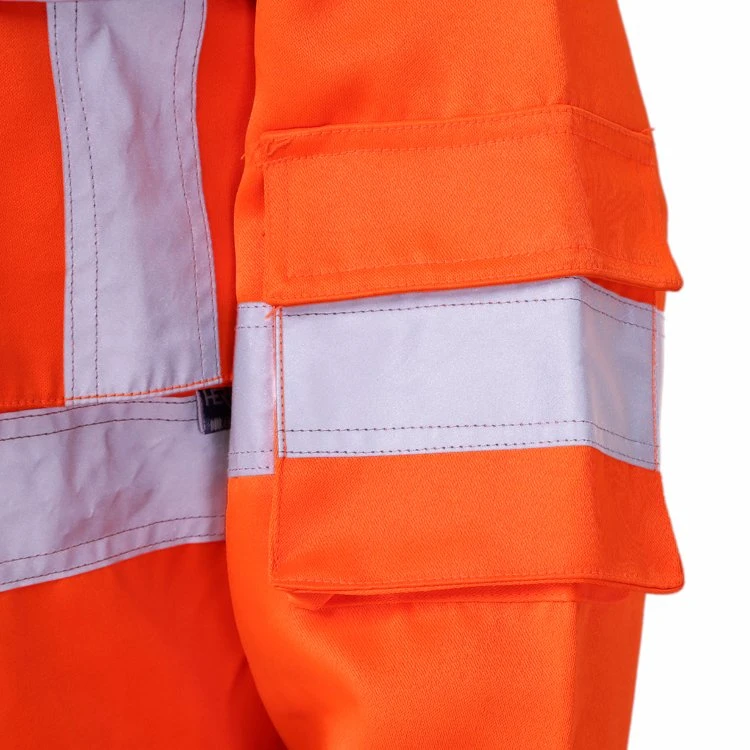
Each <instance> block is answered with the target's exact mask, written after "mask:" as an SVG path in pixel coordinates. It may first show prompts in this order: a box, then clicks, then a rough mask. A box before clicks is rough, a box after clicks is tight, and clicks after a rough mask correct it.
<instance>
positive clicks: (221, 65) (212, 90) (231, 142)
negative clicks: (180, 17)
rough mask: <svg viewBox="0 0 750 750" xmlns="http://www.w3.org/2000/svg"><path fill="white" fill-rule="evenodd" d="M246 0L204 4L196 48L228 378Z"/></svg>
mask: <svg viewBox="0 0 750 750" xmlns="http://www.w3.org/2000/svg"><path fill="white" fill-rule="evenodd" d="M254 16H255V6H254V4H253V3H250V2H247V0H210V2H209V3H208V5H207V7H206V29H205V32H204V35H203V44H202V46H201V55H200V62H199V65H198V82H197V92H196V121H197V127H198V140H199V146H200V157H201V175H202V179H203V195H204V198H205V201H206V211H207V212H208V220H209V227H210V229H211V240H212V243H213V255H214V269H215V273H216V294H217V299H216V303H217V312H218V316H219V344H220V352H221V371H222V374H223V376H224V378H225V380H227V381H229V380H230V379H231V375H232V355H233V353H234V321H235V312H236V308H237V303H236V298H235V291H234V286H235V285H234V277H235V268H234V199H235V195H236V194H237V186H238V185H239V181H240V176H241V175H242V153H243V144H244V137H245V129H246V128H247V121H248V118H249V117H250V109H251V108H252V104H253V86H254V68H253V23H254Z"/></svg>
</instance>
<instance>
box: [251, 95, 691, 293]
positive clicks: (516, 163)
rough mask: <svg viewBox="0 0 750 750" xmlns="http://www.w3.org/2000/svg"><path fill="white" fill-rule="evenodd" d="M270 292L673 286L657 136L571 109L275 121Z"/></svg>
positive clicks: (269, 163) (266, 142) (269, 173)
mask: <svg viewBox="0 0 750 750" xmlns="http://www.w3.org/2000/svg"><path fill="white" fill-rule="evenodd" d="M260 158H261V161H262V166H263V171H264V186H265V187H264V191H265V197H264V203H265V230H264V233H265V242H266V257H267V259H268V267H267V269H266V277H265V289H264V299H265V300H266V301H268V302H270V303H272V304H279V305H282V304H296V303H301V302H313V301H322V300H334V299H346V298H351V297H357V296H362V295H374V294H388V293H393V292H399V291H409V290H415V289H419V290H427V289H435V288H449V287H466V286H480V285H483V284H498V283H509V282H517V281H528V280H534V279H543V278H551V277H554V276H565V275H570V274H581V275H588V276H596V277H601V278H608V279H612V280H615V281H626V282H630V283H635V284H640V285H643V286H646V287H652V288H659V289H676V288H678V287H679V286H680V284H681V280H680V276H679V273H678V271H677V268H676V267H675V264H674V262H673V260H672V258H671V255H670V252H669V249H668V246H667V242H666V207H665V203H664V197H663V194H662V190H661V185H660V182H659V176H658V171H657V166H656V157H655V153H654V144H653V140H652V138H651V136H650V135H649V134H645V133H637V132H633V131H630V130H627V129H625V128H623V127H621V126H619V125H616V124H614V123H611V122H608V121H607V120H604V119H602V118H600V117H597V116H595V115H593V114H591V113H589V112H586V111H583V110H581V109H578V108H576V107H570V106H556V107H549V108H545V109H539V110H529V111H523V112H514V113H511V114H504V115H497V116H487V117H474V118H460V119H451V120H442V121H434V122H407V123H384V124H373V125H354V126H347V125H339V126H326V127H320V128H308V129H302V130H293V131H278V132H271V133H268V134H266V135H265V136H264V137H263V139H262V141H261V146H260Z"/></svg>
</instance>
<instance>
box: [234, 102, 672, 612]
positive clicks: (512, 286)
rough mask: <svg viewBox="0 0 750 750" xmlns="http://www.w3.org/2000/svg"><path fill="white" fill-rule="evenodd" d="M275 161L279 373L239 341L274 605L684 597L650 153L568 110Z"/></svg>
mask: <svg viewBox="0 0 750 750" xmlns="http://www.w3.org/2000/svg"><path fill="white" fill-rule="evenodd" d="M260 160H261V162H262V166H263V171H264V191H265V201H264V211H265V219H264V223H265V232H264V243H265V254H266V271H265V291H264V301H265V302H266V303H268V305H267V306H265V307H264V306H259V305H257V304H249V305H241V306H240V315H239V323H238V328H239V330H240V331H245V335H246V336H254V337H262V339H263V341H262V342H261V344H262V345H261V346H259V345H255V346H250V342H249V341H248V342H246V343H247V344H248V345H247V346H246V347H245V348H246V349H247V351H248V352H250V351H251V350H252V351H256V352H260V353H263V352H265V355H264V356H266V357H267V358H268V359H269V364H268V366H267V367H266V366H263V367H260V368H259V367H258V365H257V360H256V361H255V364H254V365H253V367H252V368H243V367H242V366H241V363H242V362H243V361H244V360H243V359H242V358H243V356H244V354H243V351H244V350H243V346H244V344H243V338H242V337H241V336H238V354H237V359H236V365H237V366H236V374H235V405H236V406H237V409H243V408H245V407H244V406H243V404H244V405H246V406H247V405H250V406H248V407H247V408H248V411H247V412H243V414H244V413H246V414H247V416H246V418H245V419H243V424H244V425H247V428H245V427H243V425H240V426H239V427H237V426H235V428H234V435H233V445H234V446H235V454H236V455H243V454H244V455H249V454H251V453H255V454H259V455H260V454H261V453H262V454H263V455H266V456H267V457H268V458H270V457H271V455H272V454H273V457H274V461H273V462H272V463H271V462H270V461H264V462H263V464H262V465H263V466H264V467H265V469H264V471H263V473H271V472H273V473H274V474H275V478H274V483H275V491H274V492H275V496H274V502H273V511H272V528H271V544H270V561H269V565H270V577H271V582H272V583H273V585H275V586H276V587H278V588H281V589H283V590H286V591H288V592H290V593H292V594H293V595H294V596H295V597H296V598H297V601H299V602H301V603H304V602H305V601H309V602H312V603H313V604H314V603H315V602H318V603H320V602H329V601H332V600H333V599H334V598H336V600H337V601H342V600H343V599H344V598H349V599H348V600H349V601H356V600H358V599H359V597H374V596H379V597H383V596H417V597H434V596H436V592H440V595H441V596H448V597H451V598H461V597H476V596H484V595H490V596H496V595H499V596H511V597H512V596H514V594H513V593H512V592H513V591H514V590H516V591H518V590H520V588H519V587H553V588H554V587H559V586H563V587H569V586H571V585H572V586H575V587H577V588H576V591H578V592H580V593H581V595H584V596H588V595H589V593H591V592H595V593H593V594H591V595H592V596H600V595H601V591H602V590H604V589H606V591H609V592H615V591H616V590H619V591H626V590H638V591H641V592H648V591H653V592H668V591H674V590H676V589H678V588H680V586H681V585H682V570H681V565H680V560H679V555H678V553H677V549H676V546H675V542H674V538H673V533H672V529H671V526H670V521H669V518H668V514H667V511H666V508H665V505H664V499H663V494H662V487H661V479H660V474H659V440H658V421H659V392H660V381H661V371H662V340H663V313H662V311H661V309H660V301H661V299H662V297H663V291H664V290H667V289H676V288H678V287H679V286H680V284H681V280H680V277H679V273H678V271H677V269H676V267H675V265H674V262H673V261H672V258H671V256H670V253H669V249H668V247H667V244H666V227H665V215H666V214H665V208H664V202H663V197H662V194H661V187H660V185H659V179H658V174H657V171H656V164H655V157H654V153H653V142H652V141H651V138H650V136H649V135H646V134H643V133H633V132H630V131H627V130H625V129H624V128H622V127H620V126H618V125H615V124H613V123H609V122H606V121H604V120H602V119H601V118H598V117H596V116H595V115H592V114H590V113H588V112H584V111H582V110H579V109H577V108H575V107H567V106H561V107H552V108H548V109H544V110H534V111H529V112H521V113H514V114H512V115H501V116H497V117H486V118H470V119H461V120H449V121H441V122H433V123H406V124H404V123H401V124H383V125H372V126H352V127H349V126H336V127H324V128H315V129H310V130H302V131H290V132H286V133H271V134H268V135H267V136H266V137H264V139H263V140H262V146H261V149H260ZM256 343H257V342H256ZM271 361H272V363H271ZM245 369H246V370H247V372H248V373H252V377H248V378H247V379H246V380H247V382H245V379H243V371H244V370H245ZM263 373H265V374H263ZM250 381H253V382H252V383H251V382H250ZM253 392H255V394H256V395H255V398H254V397H253ZM261 393H262V394H265V397H264V399H261V400H263V403H264V404H266V405H268V404H269V403H273V404H274V405H275V413H274V414H271V413H270V411H269V410H268V409H267V408H266V407H263V408H265V412H263V411H262V410H261V408H260V407H259V406H257V404H258V403H259V399H258V396H259V395H260V394H261ZM253 402H254V403H255V404H256V406H255V407H252V404H253ZM252 408H255V412H256V414H257V417H258V419H256V420H255V421H254V420H253V418H252V415H251V411H252ZM258 420H260V422H259V421H258ZM261 422H262V429H260V430H258V429H257V425H258V424H260V423H261ZM253 425H255V428H253ZM259 432H260V433H262V434H263V436H264V437H263V439H259V438H258V433H259ZM243 442H244V445H243ZM243 449H244V450H243ZM259 465H260V464H259ZM233 473H235V474H238V475H241V474H243V473H258V472H257V471H249V470H248V471H246V472H245V471H242V470H241V468H240V467H239V466H237V465H236V467H235V469H234V470H233ZM488 592H489V594H488ZM587 592H589V593H587ZM596 592H598V593H596ZM306 598H307V599H306Z"/></svg>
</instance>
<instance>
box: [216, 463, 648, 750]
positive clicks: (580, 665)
mask: <svg viewBox="0 0 750 750" xmlns="http://www.w3.org/2000/svg"><path fill="white" fill-rule="evenodd" d="M382 476H385V475H381V478H382ZM381 486H382V487H383V492H381V495H380V497H379V500H380V501H383V500H385V499H386V498H387V494H388V491H387V490H386V488H385V486H383V485H382V483H381ZM272 493H273V479H272V478H270V477H253V478H249V477H248V478H241V479H232V480H230V504H229V516H228V523H229V529H230V532H229V533H230V536H229V539H228V554H229V565H230V571H231V572H230V575H231V583H232V586H233V595H234V601H235V613H236V617H237V622H238V625H239V627H240V632H241V635H242V638H243V644H244V646H245V649H246V651H247V653H248V655H249V658H250V662H251V664H252V669H253V674H254V676H255V679H256V683H257V685H258V690H259V692H260V694H261V696H262V698H263V702H264V704H265V706H266V707H267V709H268V711H269V714H270V716H271V719H272V720H273V722H274V724H275V726H276V727H277V728H278V730H279V733H280V734H281V736H282V738H283V739H284V742H285V743H286V746H287V747H289V748H305V749H306V750H317V749H318V748H348V747H352V748H354V747H356V748H363V749H366V748H373V750H374V749H375V748H383V747H399V748H413V747H430V748H446V749H447V748H451V749H452V748H456V747H476V748H501V747H512V748H532V747H541V746H544V747H549V748H569V747H570V748H572V747H575V748H576V750H605V748H606V749H607V750H609V749H610V748H612V749H615V748H616V749H618V750H624V748H625V747H626V744H627V736H628V727H629V722H630V711H631V702H632V696H633V688H634V680H635V666H636V661H637V656H638V648H639V639H640V628H641V617H642V608H643V595H642V593H638V592H627V591H621V592H619V593H616V594H610V595H609V596H607V595H605V594H601V593H599V592H600V591H601V590H600V589H597V587H593V588H590V589H588V588H586V587H577V586H574V585H557V586H546V587H545V586H539V587H534V586H526V587H499V588H495V589H493V590H491V591H489V592H487V591H480V590H474V589H469V590H464V591H459V592H455V591H454V592H452V595H451V594H450V593H449V592H443V593H442V594H440V593H438V592H430V593H429V594H424V593H419V592H416V593H412V594H410V595H408V596H405V597H404V596H402V597H401V598H400V599H399V598H398V597H396V596H388V595H383V594H377V595H368V596H358V597H356V596H351V597H350V596H346V597H340V598H336V599H330V600H329V599H326V600H324V601H322V602H319V603H318V604H317V605H316V606H300V603H299V602H298V601H297V600H296V599H295V598H294V597H290V596H289V595H288V594H287V593H285V592H284V591H283V590H280V589H278V588H275V587H273V586H270V585H269V581H268V573H267V570H268V559H267V557H268V552H267V550H268V535H269V525H270V508H271V496H272ZM315 497H316V496H315V495H314V494H312V493H311V494H310V495H309V498H310V500H311V501H314V499H315ZM448 497H450V499H451V500H453V501H455V502H457V503H460V504H463V505H466V504H469V503H470V502H471V496H460V495H453V494H449V493H447V494H446V496H445V497H444V498H438V499H436V500H437V502H438V503H439V502H441V500H442V502H443V503H444V505H448V500H447V498H448ZM513 499H514V500H515V501H517V502H519V503H523V500H524V498H523V497H521V496H514V498H513ZM312 504H314V502H311V503H310V504H308V507H310V505H312ZM561 504H562V503H561ZM441 510H442V511H444V508H440V507H438V508H436V509H435V512H436V513H439V512H440V511H441ZM423 515H424V514H423ZM331 520H334V519H333V518H332V517H331ZM368 520H369V519H368V518H364V519H362V523H361V524H360V522H359V521H358V522H357V526H356V528H357V530H358V533H361V534H362V535H363V536H364V535H365V534H367V533H368V532H369V531H372V527H368V526H367V525H366V524H367V521H368ZM391 520H392V519H391V518H390V517H389V516H388V515H387V514H386V512H384V513H383V515H382V518H381V520H380V524H379V528H380V529H382V532H381V531H376V532H374V533H375V534H381V533H382V534H386V533H388V530H391V531H392V532H393V534H394V535H396V534H398V532H399V531H400V530H401V527H395V528H394V526H393V525H392V524H391ZM422 520H423V521H424V520H426V519H425V518H424V517H423V518H422ZM322 543H323V542H322ZM496 543H497V544H502V543H503V540H502V539H501V538H500V537H498V539H497V540H496ZM481 552H487V549H486V548H480V550H479V551H478V552H477V555H479V554H481ZM432 554H433V555H435V556H437V557H441V558H442V559H448V558H449V548H448V547H447V546H446V547H442V548H434V549H433V550H432ZM308 604H309V602H308Z"/></svg>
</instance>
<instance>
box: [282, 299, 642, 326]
mask: <svg viewBox="0 0 750 750" xmlns="http://www.w3.org/2000/svg"><path fill="white" fill-rule="evenodd" d="M542 302H580V303H581V304H582V305H584V306H585V307H588V308H589V309H590V310H592V311H593V312H595V313H599V314H600V315H603V316H604V317H606V318H610V319H611V320H614V321H616V322H617V323H622V324H623V325H626V326H632V327H633V328H641V329H643V330H644V331H648V332H649V333H651V328H652V327H651V326H644V325H640V324H638V323H631V322H629V321H627V320H622V319H621V318H617V317H615V316H614V315H610V314H609V313H607V312H604V310H600V309H599V308H598V307H594V306H593V305H592V304H591V303H589V302H587V301H586V300H584V299H581V298H580V297H539V298H536V299H535V298H529V299H513V300H496V301H491V302H446V303H439V304H430V305H414V306H411V307H376V308H370V309H368V310H337V311H333V312H308V313H287V315H288V317H290V318H307V317H318V316H329V315H362V314H365V313H380V312H410V311H413V310H429V309H434V308H441V307H484V306H501V305H521V304H535V303H542Z"/></svg>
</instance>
